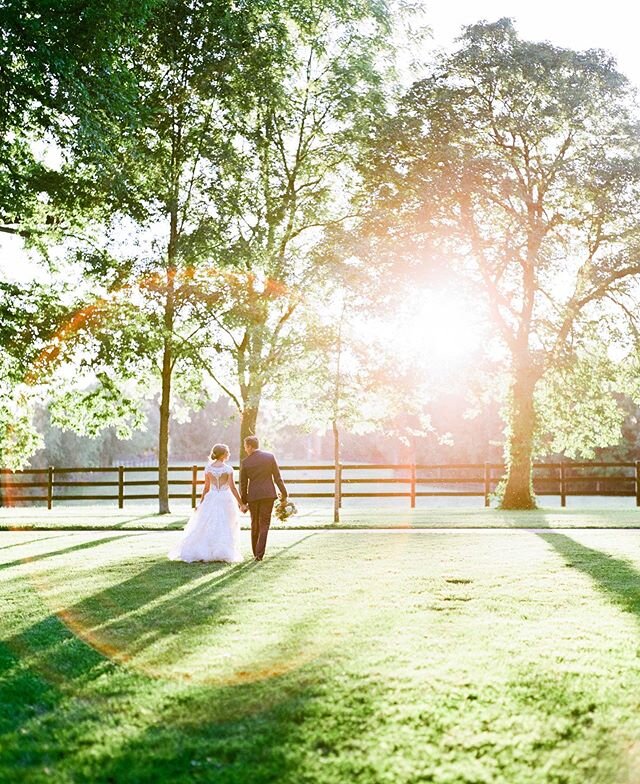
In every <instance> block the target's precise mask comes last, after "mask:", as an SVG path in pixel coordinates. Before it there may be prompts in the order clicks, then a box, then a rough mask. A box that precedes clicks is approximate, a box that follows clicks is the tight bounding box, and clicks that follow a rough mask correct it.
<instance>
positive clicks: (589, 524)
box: [0, 499, 640, 531]
mask: <svg viewBox="0 0 640 784" xmlns="http://www.w3.org/2000/svg"><path fill="white" fill-rule="evenodd" d="M625 500H628V499H625ZM297 503H298V514H297V515H296V516H295V517H293V518H292V519H291V520H290V521H289V522H288V523H287V524H286V526H278V524H277V521H276V520H275V519H274V526H273V527H274V528H278V527H282V528H286V529H287V530H291V529H292V528H330V529H335V528H336V526H335V525H334V523H333V510H332V509H330V508H329V507H328V506H325V507H318V506H317V505H316V506H314V505H313V501H311V500H309V499H307V500H304V499H303V500H300V501H298V502H297ZM612 503H614V504H615V500H614V501H613V502H612ZM189 513H190V509H189V508H188V507H186V506H184V505H183V506H177V505H174V512H173V514H169V515H158V514H156V513H155V509H154V508H152V507H149V506H146V507H145V506H137V507H136V506H132V507H131V508H129V509H120V510H119V509H116V508H114V507H113V506H93V507H87V506H69V505H68V506H59V507H54V508H53V509H52V510H47V509H44V508H42V507H40V508H34V507H17V508H7V507H0V530H11V529H21V528H22V529H30V528H31V529H49V528H57V529H61V530H83V529H84V530H104V529H112V528H113V529H122V530H131V531H138V530H139V531H145V530H165V529H172V528H175V529H177V528H183V527H184V525H185V523H186V521H187V518H188V516H189ZM241 523H242V525H243V527H245V528H247V527H248V526H249V515H245V516H243V517H241ZM339 527H340V528H371V527H380V528H639V529H640V509H637V508H615V507H612V508H578V507H576V508H566V509H559V508H546V509H545V508H543V509H538V510H535V511H531V512H501V511H499V510H497V509H484V508H483V507H481V506H478V507H476V508H474V507H467V508H452V507H449V508H445V509H433V508H424V507H423V508H417V509H409V508H408V504H402V503H401V504H398V505H395V506H387V507H384V506H360V505H358V506H351V507H349V506H345V508H344V509H342V510H341V522H340V524H339Z"/></svg>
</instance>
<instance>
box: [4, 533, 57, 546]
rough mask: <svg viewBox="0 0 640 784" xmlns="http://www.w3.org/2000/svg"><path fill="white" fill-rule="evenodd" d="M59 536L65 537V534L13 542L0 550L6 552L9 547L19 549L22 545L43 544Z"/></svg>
mask: <svg viewBox="0 0 640 784" xmlns="http://www.w3.org/2000/svg"><path fill="white" fill-rule="evenodd" d="M61 536H67V533H65V532H62V533H59V534H54V535H53V536H39V537H36V538H35V539H27V540H26V541H25V542H13V543H12V544H5V545H3V546H2V547H0V550H8V549H9V548H10V547H21V546H22V545H27V544H37V543H38V542H45V541H46V540H47V539H59V538H60V537H61Z"/></svg>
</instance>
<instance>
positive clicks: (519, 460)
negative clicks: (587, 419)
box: [500, 365, 537, 509]
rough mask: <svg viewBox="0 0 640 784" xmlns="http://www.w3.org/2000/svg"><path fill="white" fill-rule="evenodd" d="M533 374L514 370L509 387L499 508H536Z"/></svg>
mask: <svg viewBox="0 0 640 784" xmlns="http://www.w3.org/2000/svg"><path fill="white" fill-rule="evenodd" d="M536 380H537V378H536V375H535V374H534V373H533V372H532V370H531V367H530V366H529V367H527V366H526V365H520V367H519V368H518V369H516V373H515V377H514V381H513V384H512V387H511V412H510V421H509V435H508V438H507V478H506V484H505V489H504V495H503V497H502V502H501V504H500V507H501V508H502V509H535V508H536V501H535V496H534V493H533V477H532V469H533V458H532V453H533V436H534V432H535V424H536V416H535V407H534V401H533V393H534V389H535V385H536Z"/></svg>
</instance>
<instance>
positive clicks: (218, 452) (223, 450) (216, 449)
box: [210, 444, 231, 460]
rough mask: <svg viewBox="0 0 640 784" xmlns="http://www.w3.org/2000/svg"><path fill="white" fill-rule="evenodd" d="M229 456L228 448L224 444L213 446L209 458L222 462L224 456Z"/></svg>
mask: <svg viewBox="0 0 640 784" xmlns="http://www.w3.org/2000/svg"><path fill="white" fill-rule="evenodd" d="M229 454H231V453H230V452H229V447H228V446H227V445H226V444H214V445H213V449H212V450H211V455H210V457H211V459H212V460H222V458H223V457H224V456H225V455H229Z"/></svg>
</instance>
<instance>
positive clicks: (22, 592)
mask: <svg viewBox="0 0 640 784" xmlns="http://www.w3.org/2000/svg"><path fill="white" fill-rule="evenodd" d="M177 535H178V534H177V533H176V532H171V531H168V532H147V533H142V532H141V533H135V532H129V533H127V532H124V531H117V530H116V531H108V532H88V531H85V532H74V533H72V532H63V531H57V532H56V531H44V532H30V531H21V532H8V531H7V532H2V533H0V591H1V597H0V598H1V601H2V608H3V611H2V614H1V615H0V635H1V639H2V642H1V644H0V660H1V661H0V780H1V781H7V782H12V783H13V782H45V781H46V782H115V783H116V784H120V783H121V782H132V783H133V782H135V783H136V784H137V783H138V782H216V783H221V784H231V782H234V783H237V784H241V783H242V784H245V782H251V783H252V784H262V783H263V782H264V783H266V782H283V784H316V783H317V784H330V783H331V784H333V783H334V782H335V783H336V784H337V783H338V782H340V783H342V782H366V783H367V784H369V783H370V784H374V783H375V784H377V783H378V782H384V783H385V784H386V783H387V782H388V783H389V784H408V783H409V782H412V783H413V782H416V783H417V782H433V783H434V784H436V783H437V784H463V783H466V784H489V783H493V782H496V783H497V782H501V783H502V782H504V784H534V783H535V784H542V783H543V782H544V783H547V782H549V784H588V783H591V782H601V783H602V784H614V783H622V782H626V783H627V784H633V783H634V782H638V781H640V635H639V632H640V628H639V623H640V533H636V532H633V531H621V530H618V531H598V530H590V531H569V532H551V531H549V532H547V531H539V532H533V531H518V530H511V531H500V530H495V531H459V532H456V531H453V532H451V531H446V532H445V531H440V532H438V531H428V530H425V531H403V530H398V531H392V532H388V531H387V532H385V531H345V532H338V531H335V532H333V531H304V530H297V531H274V532H272V534H271V537H270V547H269V550H268V558H267V559H266V560H265V561H264V562H263V563H261V564H255V563H253V562H250V561H247V562H245V563H243V564H239V565H235V566H227V565H221V564H198V565H186V564H180V563H172V562H169V561H167V560H166V557H165V553H166V551H167V549H168V548H169V546H170V544H171V543H172V542H173V541H174V540H175V537H176V536H177ZM243 537H244V538H243V544H244V547H245V551H246V549H247V545H248V538H247V535H246V534H244V535H243Z"/></svg>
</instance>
